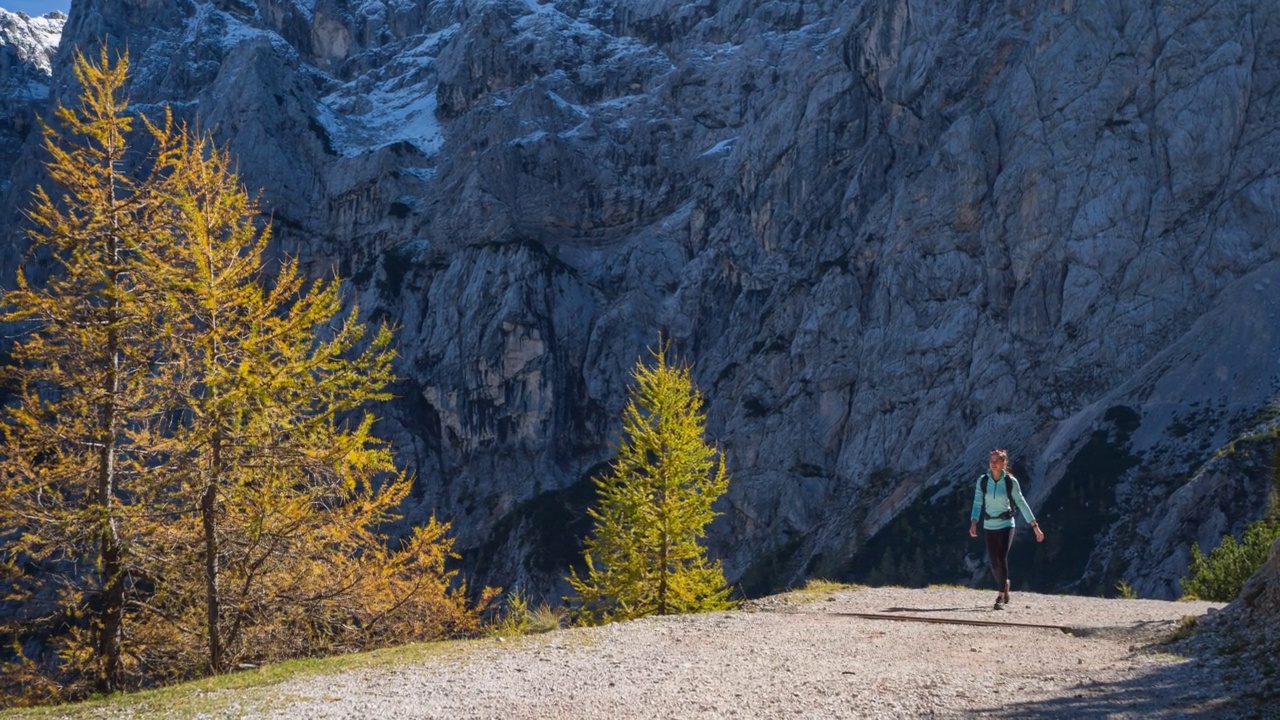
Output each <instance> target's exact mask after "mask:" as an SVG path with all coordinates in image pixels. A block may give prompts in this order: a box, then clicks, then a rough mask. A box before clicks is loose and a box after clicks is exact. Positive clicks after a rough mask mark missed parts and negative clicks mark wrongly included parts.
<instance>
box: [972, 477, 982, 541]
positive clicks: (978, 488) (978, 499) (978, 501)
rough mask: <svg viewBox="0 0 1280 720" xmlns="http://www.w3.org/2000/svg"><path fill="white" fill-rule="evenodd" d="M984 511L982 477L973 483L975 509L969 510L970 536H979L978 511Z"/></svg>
mask: <svg viewBox="0 0 1280 720" xmlns="http://www.w3.org/2000/svg"><path fill="white" fill-rule="evenodd" d="M980 512H982V478H978V479H977V480H976V481H975V482H974V483H973V509H972V510H971V511H970V512H969V537H978V513H980Z"/></svg>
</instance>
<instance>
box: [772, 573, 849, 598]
mask: <svg viewBox="0 0 1280 720" xmlns="http://www.w3.org/2000/svg"><path fill="white" fill-rule="evenodd" d="M861 587H862V586H860V585H852V584H849V583H841V582H836V581H834V580H823V579H820V578H814V579H812V580H810V581H809V582H807V583H805V585H804V587H802V588H797V589H795V590H791V591H789V592H786V593H783V597H785V598H786V599H787V600H790V601H791V602H815V601H817V600H822V599H823V598H825V597H827V596H828V595H830V594H831V593H835V592H848V591H851V590H860V589H861Z"/></svg>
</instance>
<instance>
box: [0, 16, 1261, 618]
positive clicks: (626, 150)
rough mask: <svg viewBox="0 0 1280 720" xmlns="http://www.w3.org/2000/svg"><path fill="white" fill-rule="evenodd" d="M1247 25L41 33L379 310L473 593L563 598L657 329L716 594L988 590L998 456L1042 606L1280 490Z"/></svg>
mask: <svg viewBox="0 0 1280 720" xmlns="http://www.w3.org/2000/svg"><path fill="white" fill-rule="evenodd" d="M1269 8H1270V6H1269V5H1267V4H1266V3H1264V2H1261V0H1222V1H1221V2H1218V3H1215V4H1213V5H1212V6H1210V7H1207V8H1206V7H1201V6H1200V5H1195V4H1175V5H1168V4H1165V3H1158V2H1154V0H1121V1H1119V2H1117V1H1115V0H1063V1H1055V2H1050V1H1047V0H1046V1H1036V0H1008V1H1007V2H998V3H992V2H986V1H983V0H946V1H945V2H933V3H919V2H914V1H913V0H858V1H856V2H844V1H837V0H817V1H806V2H784V1H782V0H750V1H749V0H722V1H721V2H706V1H703V0H690V1H688V2H684V1H675V0H664V1H663V2H652V1H650V0H644V1H641V0H611V1H606V0H554V1H551V2H540V3H533V2H524V1H523V0H437V1H436V2H417V1H410V0H256V1H255V0H218V1H217V2H198V1H196V0H179V1H177V2H164V3H159V2H153V1H152V0H78V2H77V4H76V6H75V8H74V10H73V13H72V17H71V18H70V20H69V21H68V24H67V29H66V34H67V36H68V39H69V41H70V42H74V43H75V44H76V45H77V46H79V47H82V48H86V47H93V46H94V45H95V43H97V42H100V41H101V39H103V38H106V39H107V41H108V42H110V43H112V44H113V45H114V46H116V47H122V46H123V45H124V44H125V41H126V40H127V43H128V46H129V51H130V53H131V57H132V60H133V63H134V67H135V74H134V77H133V82H132V86H131V92H132V96H133V98H134V100H135V101H136V102H137V103H139V104H140V107H142V108H143V109H144V110H146V109H151V108H155V107H156V105H157V104H159V103H169V104H171V105H172V106H174V107H176V108H177V109H178V110H179V111H180V112H182V113H183V114H185V115H186V116H188V117H191V118H198V119H199V122H200V123H201V124H202V126H204V127H206V128H208V129H210V130H211V131H213V132H214V134H215V135H216V136H217V137H218V139H219V140H221V141H225V142H227V143H229V145H230V148H231V150H232V151H233V152H234V153H235V154H236V155H237V156H238V157H239V159H240V169H241V173H242V176H243V177H244V178H245V179H246V181H247V182H248V183H249V184H250V185H251V186H254V187H257V186H261V187H262V188H263V189H264V200H265V202H266V204H267V205H268V206H269V208H270V209H271V211H272V213H273V215H272V217H273V220H274V222H275V223H276V225H277V228H276V229H277V237H278V239H279V246H278V248H277V250H278V251H280V252H287V253H298V254H300V255H301V256H302V257H303V259H304V260H305V262H306V263H307V266H308V267H310V268H311V269H312V270H313V272H316V273H324V272H329V271H331V270H337V271H338V272H340V273H342V274H343V275H344V276H347V277H350V278H352V283H351V294H352V297H353V299H356V300H358V301H359V303H360V306H361V308H362V312H365V313H367V314H368V315H369V316H370V317H376V318H388V319H391V320H393V321H395V322H396V323H397V325H398V327H399V347H400V353H401V365H400V375H401V378H402V380H401V381H400V383H399V385H398V387H397V395H398V399H397V400H396V401H395V402H394V403H392V404H390V405H388V406H387V407H385V408H384V409H383V411H382V415H383V416H384V422H383V425H382V430H383V432H385V433H387V434H388V435H389V436H390V437H392V438H393V439H394V442H395V444H396V447H397V449H398V451H399V453H400V457H401V459H402V460H403V462H405V463H406V465H408V466H410V467H411V468H413V469H414V471H415V472H416V473H417V476H418V485H417V488H416V491H415V495H414V497H413V499H412V502H413V505H412V507H409V508H407V512H408V516H409V517H410V518H411V519H413V518H421V517H424V516H425V515H426V514H428V513H436V514H439V515H441V516H443V517H447V518H451V519H453V520H454V522H455V529H456V531H457V533H458V536H459V540H460V546H461V547H463V548H465V553H466V557H467V559H468V562H469V563H470V565H471V567H472V569H473V570H475V571H477V572H479V573H480V574H482V575H483V577H484V578H485V579H488V580H489V581H491V582H496V583H499V584H503V585H510V584H511V583H513V582H516V581H521V582H525V583H527V584H529V585H531V586H532V587H536V588H542V589H552V588H554V586H555V584H556V583H557V581H558V578H559V577H561V576H562V575H563V573H564V571H565V568H566V566H567V564H568V563H569V562H570V561H572V560H573V558H574V557H575V556H576V554H577V547H578V545H577V542H578V540H579V538H580V537H581V534H582V533H583V532H585V529H586V528H585V527H584V525H583V522H582V519H583V516H582V509H583V506H584V504H585V503H586V502H589V500H590V497H591V493H592V487H591V484H590V477H591V476H592V474H593V473H595V472H598V470H599V469H600V467H602V463H605V462H607V460H608V458H609V457H610V450H609V443H610V441H611V439H612V438H613V436H614V433H616V432H617V429H618V419H617V418H618V415H619V411H620V409H621V407H622V404H623V401H624V397H625V394H624V393H625V386H626V382H627V378H628V370H629V368H630V366H631V365H632V364H633V363H634V362H635V360H636V359H637V358H638V357H640V356H641V355H642V353H643V352H644V348H645V347H646V345H649V344H652V343H654V342H655V341H656V340H657V338H658V335H659V333H660V332H662V333H666V334H667V335H668V336H669V337H671V338H672V339H673V340H674V342H675V348H676V349H677V350H678V351H679V352H680V353H681V354H682V355H683V356H685V357H686V358H688V359H689V360H691V361H693V362H694V363H695V379H696V381H697V382H698V383H699V385H700V387H701V389H702V390H703V391H704V392H705V393H706V395H707V397H708V406H707V410H708V413H709V420H710V422H709V429H710V433H711V434H712V436H713V437H714V438H715V439H716V440H717V442H719V444H720V446H721V447H722V448H723V449H724V450H725V452H726V453H727V455H728V459H729V466H730V469H731V472H732V475H733V478H734V479H733V482H732V484H731V486H730V490H729V493H728V495H727V497H726V498H725V500H724V503H723V507H722V510H723V515H722V517H721V518H720V519H719V520H717V521H716V523H715V524H714V525H713V526H712V528H711V533H710V536H709V538H708V540H709V542H710V543H711V545H712V550H713V553H715V554H716V555H718V556H719V557H723V558H724V559H725V563H726V569H727V571H728V573H729V575H730V576H731V578H732V579H733V580H734V581H735V582H737V583H738V584H739V586H740V587H741V588H743V589H744V590H745V591H748V592H760V591H764V590H767V589H770V588H773V587H777V586H782V585H787V584H789V583H792V582H794V581H796V580H797V579H799V578H802V577H804V576H806V575H814V574H824V575H831V576H836V577H851V578H857V579H868V578H869V577H882V578H885V579H891V580H893V581H896V582H923V581H927V580H933V581H939V580H956V579H964V578H968V577H970V576H971V575H974V574H979V573H981V572H982V569H981V562H980V560H981V558H980V556H979V553H980V549H979V548H978V547H976V545H972V546H966V545H964V542H965V538H964V535H963V529H964V521H965V520H966V519H967V513H968V502H969V499H970V497H971V492H972V490H971V488H972V485H971V483H972V481H973V479H974V477H976V475H977V472H978V471H979V469H980V462H981V461H982V459H983V458H984V457H985V453H986V450H987V449H988V448H990V447H992V446H995V445H1000V446H1006V447H1009V448H1010V449H1011V451H1012V453H1013V460H1014V470H1015V472H1017V473H1018V474H1019V476H1020V477H1022V478H1023V480H1024V484H1025V486H1026V487H1027V489H1028V492H1029V495H1030V498H1031V500H1032V504H1033V506H1034V507H1035V508H1037V511H1038V512H1039V514H1040V515H1041V519H1042V523H1043V525H1044V526H1045V529H1046V531H1047V532H1048V534H1049V540H1048V542H1046V543H1045V545H1044V546H1034V543H1027V542H1020V543H1019V544H1016V545H1015V552H1017V553H1022V556H1021V557H1020V558H1015V567H1019V568H1024V571H1023V572H1025V576H1026V577H1027V578H1028V579H1027V582H1028V583H1030V584H1032V585H1033V586H1036V585H1038V586H1040V587H1043V588H1052V589H1075V590H1080V591H1088V592H1090V593H1096V592H1098V591H1109V590H1111V589H1112V588H1113V586H1114V584H1115V583H1116V582H1117V581H1118V580H1120V579H1124V580H1126V581H1127V582H1129V583H1130V584H1131V585H1133V587H1135V588H1136V589H1138V591H1139V592H1140V593H1142V594H1145V595H1151V596H1157V597H1169V596H1172V595H1175V594H1177V592H1178V589H1177V579H1178V577H1180V575H1181V574H1182V573H1183V572H1184V571H1185V567H1186V559H1187V553H1188V548H1189V546H1190V544H1191V542H1192V541H1199V542H1200V543H1201V544H1202V546H1207V545H1211V544H1212V543H1213V542H1215V541H1216V539H1217V538H1218V537H1220V536H1221V535H1222V534H1223V533H1225V532H1231V531H1238V530H1239V529H1241V528H1242V527H1243V526H1244V525H1245V524H1247V523H1248V522H1249V521H1250V520H1252V519H1254V518H1255V517H1256V516H1258V515H1260V514H1261V513H1262V512H1263V511H1264V510H1265V508H1266V502H1267V496H1268V493H1269V492H1270V491H1271V470H1270V468H1271V465H1272V464H1273V462H1274V460H1273V455H1274V452H1275V449H1276V441H1275V439H1274V438H1275V435H1276V432H1275V427H1276V422H1275V417H1276V411H1275V405H1274V401H1275V397H1276V392H1277V382H1278V381H1280V377H1278V370H1280V338H1277V337H1276V334H1275V327H1276V314H1277V311H1278V310H1280V307H1277V303H1280V299H1277V290H1280V245H1278V244H1277V243H1276V242H1275V241H1274V238H1273V237H1272V233H1273V229H1274V228H1275V227H1276V225H1277V221H1278V220H1280V177H1278V175H1277V173H1278V172H1280V171H1278V170H1277V169H1276V168H1277V167H1278V166H1277V164H1276V163H1275V162H1274V158H1275V156H1276V154H1277V148H1278V147H1280V146H1278V145H1277V140H1276V137H1277V131H1278V130H1280V119H1277V118H1278V116H1277V115H1276V113H1274V112H1271V110H1272V109H1273V108H1274V107H1275V105H1276V99H1277V86H1278V84H1280V60H1278V58H1280V54H1277V52H1276V48H1280V21H1277V20H1276V19H1275V18H1274V17H1272V15H1273V13H1270V12H1269ZM66 46H68V47H69V45H66ZM73 91H74V90H73V88H72V87H71V85H70V78H69V77H68V75H67V66H66V59H65V58H60V59H59V62H58V64H57V67H56V69H55V93H56V94H57V95H58V96H59V97H68V96H69V94H70V93H72V92H73ZM33 158H34V156H33V155H31V154H28V156H27V159H26V160H25V161H24V162H23V163H19V166H18V167H16V168H15V169H14V171H13V173H12V177H13V183H14V188H13V189H11V191H10V194H9V195H8V196H7V197H8V199H9V200H10V201H11V202H12V201H13V199H14V198H17V197H20V196H19V195H15V194H13V193H15V192H18V191H19V189H20V188H26V187H29V186H30V184H31V183H33V182H35V178H36V177H37V174H36V169H35V165H34V163H33ZM10 226H11V227H12V226H13V223H10Z"/></svg>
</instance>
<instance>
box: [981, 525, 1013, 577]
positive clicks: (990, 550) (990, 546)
mask: <svg viewBox="0 0 1280 720" xmlns="http://www.w3.org/2000/svg"><path fill="white" fill-rule="evenodd" d="M984 532H986V533H987V557H988V558H990V559H991V574H992V575H995V576H996V589H997V590H1001V591H1003V590H1004V584H1005V583H1006V582H1008V581H1009V548H1011V547H1013V528H1011V527H1010V528H1005V529H1003V530H986V531H984Z"/></svg>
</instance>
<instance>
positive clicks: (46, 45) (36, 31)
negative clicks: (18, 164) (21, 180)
mask: <svg viewBox="0 0 1280 720" xmlns="http://www.w3.org/2000/svg"><path fill="white" fill-rule="evenodd" d="M66 21H67V18H66V16H65V15H63V14H62V13H59V12H53V13H49V14H48V15H45V16H43V17H36V18H33V17H31V16H29V15H26V14H24V13H11V12H7V11H5V10H3V9H0V98H3V100H4V102H3V104H0V193H3V192H4V191H5V190H7V189H8V187H9V178H10V176H11V175H12V170H13V164H14V162H15V160H17V158H18V156H19V155H20V154H21V153H22V148H23V145H24V144H25V143H26V140H27V136H28V135H30V134H31V131H32V130H33V129H34V128H35V126H36V123H35V119H36V114H37V112H38V111H39V110H41V109H42V108H43V107H44V106H45V105H46V104H47V103H48V101H49V83H50V80H51V79H52V77H53V58H54V55H55V54H56V53H57V50H58V41H59V40H60V39H61V36H62V26H63V24H64V23H66Z"/></svg>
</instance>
